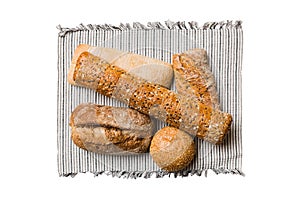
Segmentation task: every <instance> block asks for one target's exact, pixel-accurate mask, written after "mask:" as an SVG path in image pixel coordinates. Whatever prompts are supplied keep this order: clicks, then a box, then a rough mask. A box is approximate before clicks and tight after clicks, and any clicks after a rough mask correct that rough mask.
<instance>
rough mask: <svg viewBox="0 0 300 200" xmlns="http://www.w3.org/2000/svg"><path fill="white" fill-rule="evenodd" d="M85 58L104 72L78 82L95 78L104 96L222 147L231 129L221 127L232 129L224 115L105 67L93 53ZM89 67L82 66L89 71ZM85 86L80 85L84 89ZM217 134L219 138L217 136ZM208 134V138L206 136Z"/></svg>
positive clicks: (87, 73)
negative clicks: (224, 131) (221, 144)
mask: <svg viewBox="0 0 300 200" xmlns="http://www.w3.org/2000/svg"><path fill="white" fill-rule="evenodd" d="M83 56H84V57H86V58H87V59H89V61H88V62H85V63H88V65H90V66H92V68H95V67H94V66H98V67H99V68H103V69H98V71H100V73H98V74H96V75H95V70H82V72H85V73H86V74H84V73H82V74H81V76H77V78H82V79H85V77H93V76H96V79H97V80H94V82H97V81H98V85H97V88H96V89H95V90H96V91H98V92H100V93H101V94H103V95H106V96H109V97H114V98H116V99H118V100H120V101H122V102H124V103H126V104H128V105H129V106H130V107H131V108H134V109H135V110H137V111H140V112H142V113H143V114H147V115H152V116H154V117H155V118H157V119H160V120H162V121H164V122H167V123H169V124H170V125H172V126H174V127H176V128H179V129H181V130H183V131H186V132H188V133H190V134H192V135H196V136H198V137H199V138H201V139H206V138H208V141H210V142H213V143H219V142H220V141H219V140H217V139H216V138H220V139H221V138H223V137H220V135H221V134H225V133H222V131H223V130H226V129H227V128H228V127H227V128H226V127H224V128H223V127H221V126H219V125H220V124H223V125H224V126H230V123H225V121H224V120H226V119H225V117H224V115H223V113H221V112H220V111H218V110H215V109H212V107H210V106H207V105H205V104H203V103H201V102H200V101H198V100H197V99H195V98H189V97H185V96H182V95H179V94H176V93H174V92H172V91H170V90H168V89H167V88H165V87H162V86H160V85H157V84H153V83H150V82H147V81H145V80H143V79H140V78H138V77H135V76H133V75H131V74H129V73H127V72H125V71H124V70H122V69H120V68H118V67H116V66H110V65H106V64H104V65H103V63H101V60H99V58H98V57H96V56H93V55H92V54H90V53H83ZM99 62H100V63H99ZM88 65H86V66H84V65H82V66H84V67H85V68H88V67H89V66H88ZM82 66H81V67H82ZM102 72H103V73H102ZM89 73H92V74H91V75H90V74H89ZM75 82H76V83H77V82H78V83H83V84H86V87H90V85H91V83H90V82H93V80H90V82H89V81H86V80H84V81H81V80H75ZM119 82H120V83H119ZM83 84H78V85H82V86H84V85H83ZM93 86H94V85H93ZM90 88H92V87H90ZM213 112H215V113H217V115H214V120H212V118H213V114H212V113H213ZM212 122H213V123H212ZM210 127H212V128H210ZM214 131H215V132H216V135H214V134H215V133H214ZM207 134H209V135H208V136H207ZM212 138H213V139H212Z"/></svg>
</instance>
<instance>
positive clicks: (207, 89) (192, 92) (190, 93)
mask: <svg viewBox="0 0 300 200" xmlns="http://www.w3.org/2000/svg"><path fill="white" fill-rule="evenodd" d="M173 69H174V73H175V85H176V89H177V92H178V93H179V94H182V95H184V96H187V97H191V98H196V99H198V100H199V101H200V102H201V103H203V104H206V105H209V106H212V107H213V108H215V109H220V104H219V99H218V93H217V89H216V83H215V79H214V76H213V74H212V72H211V71H210V69H209V65H208V61H207V54H206V51H205V50H204V49H193V50H189V51H186V52H184V53H181V54H175V55H173Z"/></svg>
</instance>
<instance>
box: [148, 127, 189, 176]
mask: <svg viewBox="0 0 300 200" xmlns="http://www.w3.org/2000/svg"><path fill="white" fill-rule="evenodd" d="M150 154H151V156H152V158H153V160H154V162H155V163H156V164H157V165H158V166H159V167H160V168H162V169H163V170H166V171H171V172H172V171H179V170H181V169H183V168H185V167H186V166H187V165H188V164H189V163H190V162H191V161H192V160H193V158H194V156H195V144H194V140H193V138H192V137H191V136H190V135H188V134H186V133H185V132H183V131H180V130H179V129H177V128H173V127H164V128H162V129H161V130H159V131H158V132H157V133H156V134H155V135H154V137H153V139H152V141H151V145H150Z"/></svg>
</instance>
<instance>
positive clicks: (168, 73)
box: [68, 44, 173, 88]
mask: <svg viewBox="0 0 300 200" xmlns="http://www.w3.org/2000/svg"><path fill="white" fill-rule="evenodd" d="M85 51H86V52H89V53H91V54H93V55H95V56H97V57H100V58H102V59H103V60H105V61H106V62H107V63H109V64H110V65H115V66H118V67H120V68H121V69H123V70H125V71H126V72H129V73H130V74H133V75H136V76H138V77H141V78H143V79H145V80H147V81H149V82H151V83H155V84H159V85H162V86H164V87H166V88H170V85H171V82H172V78H173V69H172V66H171V65H170V64H169V63H166V62H163V61H161V60H157V59H153V58H149V57H146V56H142V55H138V54H133V53H129V52H124V51H119V50H117V49H112V48H103V47H93V46H89V45H86V44H81V45H79V46H78V47H77V48H76V50H75V53H74V56H73V59H72V66H74V65H76V62H77V59H78V57H79V55H80V54H81V53H82V52H85ZM71 69H74V67H71ZM70 74H71V73H70ZM68 79H69V82H70V83H72V81H73V79H72V77H68Z"/></svg>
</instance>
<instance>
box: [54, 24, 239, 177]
mask: <svg viewBox="0 0 300 200" xmlns="http://www.w3.org/2000/svg"><path fill="white" fill-rule="evenodd" d="M57 28H58V29H59V35H58V62H57V63H58V68H57V69H58V83H57V84H58V88H57V151H58V154H57V159H58V173H59V175H60V176H75V175H76V174H78V173H84V172H91V173H93V174H94V175H95V176H98V175H101V174H106V175H111V176H113V177H124V178H138V177H144V178H149V177H164V176H171V175H172V176H174V177H177V176H189V175H198V176H201V175H207V171H208V170H212V171H213V172H215V173H216V174H219V173H231V174H240V175H243V172H242V77H241V71H242V54H243V31H242V27H241V21H222V22H209V23H205V24H204V25H203V26H199V25H198V23H197V22H188V23H185V22H171V21H166V22H165V23H158V22H151V23H148V24H147V25H144V24H141V23H139V22H135V23H133V25H131V24H120V26H113V25H108V24H104V25H91V24H88V25H83V24H80V25H79V26H78V27H75V28H63V27H61V26H60V25H59V26H57ZM79 44H89V45H92V46H102V47H111V48H116V49H120V50H123V51H129V52H133V53H137V54H141V55H144V56H149V57H152V58H156V59H161V60H163V61H165V62H169V63H171V58H172V54H175V53H180V52H183V51H186V50H189V49H192V48H204V49H206V50H207V54H208V58H209V64H210V66H211V70H212V72H213V74H214V76H215V79H216V85H217V90H218V93H219V99H220V104H221V109H222V110H223V111H225V112H228V113H230V114H232V116H233V123H232V126H231V130H230V133H229V134H228V136H227V138H225V141H224V143H223V144H220V145H212V144H209V143H207V142H204V141H202V140H199V139H196V138H195V143H196V147H197V153H196V156H195V159H194V161H193V162H192V163H191V164H190V165H189V166H187V167H186V168H185V169H183V170H182V171H179V172H173V173H168V172H165V171H162V170H160V169H159V168H158V167H157V166H156V164H155V163H154V162H153V160H152V158H151V156H150V155H149V154H140V155H130V156H116V155H101V154H96V153H92V152H87V151H85V150H82V149H80V148H78V147H77V146H76V145H75V144H73V142H72V140H71V135H70V127H69V116H70V114H71V112H72V110H73V109H74V108H75V107H76V106H77V105H79V104H81V103H86V102H91V103H97V104H103V105H110V106H121V107H126V105H124V104H123V103H121V102H119V101H115V100H113V99H111V98H108V97H105V96H103V95H101V94H98V93H96V92H94V91H92V90H89V89H86V88H82V87H76V86H72V85H70V84H68V82H67V72H68V69H69V66H70V63H71V59H72V55H73V53H74V50H75V48H76V47H77V45H79ZM171 89H172V90H174V91H176V88H175V84H174V83H173V84H172V86H171ZM155 124H156V130H159V129H160V128H162V127H164V126H165V125H166V124H165V123H163V122H160V121H155Z"/></svg>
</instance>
